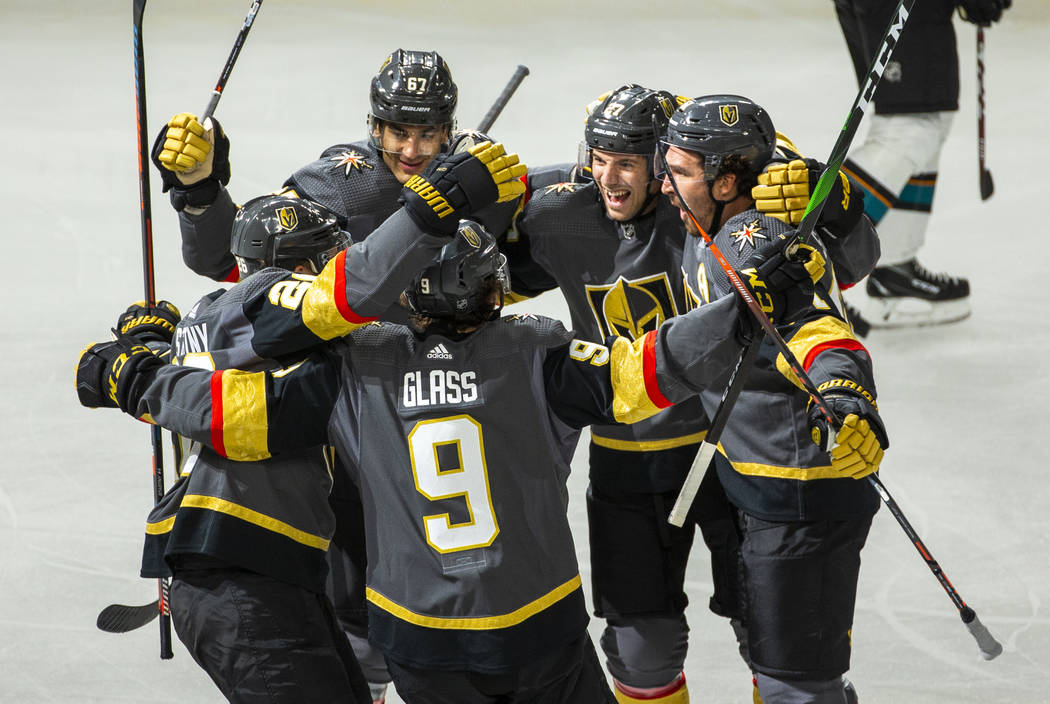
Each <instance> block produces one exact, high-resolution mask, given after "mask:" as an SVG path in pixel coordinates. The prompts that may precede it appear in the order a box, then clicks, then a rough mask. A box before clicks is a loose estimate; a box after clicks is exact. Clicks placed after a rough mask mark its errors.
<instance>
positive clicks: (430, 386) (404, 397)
mask: <svg viewBox="0 0 1050 704" xmlns="http://www.w3.org/2000/svg"><path fill="white" fill-rule="evenodd" d="M401 387H402V390H401V403H402V405H404V407H405V408H424V407H427V406H454V405H457V404H464V403H473V402H474V401H477V400H478V384H477V374H476V373H475V372H457V371H453V370H451V369H431V370H430V371H429V372H423V371H419V370H417V371H414V372H406V373H405V376H404V378H403V379H402V384H401Z"/></svg>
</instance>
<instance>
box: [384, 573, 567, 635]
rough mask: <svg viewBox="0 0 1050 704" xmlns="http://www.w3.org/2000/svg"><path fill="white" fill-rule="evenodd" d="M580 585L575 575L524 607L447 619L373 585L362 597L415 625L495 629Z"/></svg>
mask: <svg viewBox="0 0 1050 704" xmlns="http://www.w3.org/2000/svg"><path fill="white" fill-rule="evenodd" d="M580 586H581V580H580V575H576V576H575V577H573V578H572V579H570V580H569V581H568V582H566V583H565V584H562V585H560V586H558V587H555V588H554V589H552V590H551V591H549V592H547V593H546V594H544V595H543V596H541V597H540V598H539V599H536V600H534V601H530V602H529V603H528V604H525V606H522V607H521V608H520V609H515V610H514V611H511V612H510V613H509V614H502V615H499V616H478V617H474V618H446V617H442V616H424V615H422V614H417V613H416V612H415V611H411V610H410V609H406V608H405V607H404V606H401V605H400V604H398V603H396V602H394V601H391V600H390V599H388V598H387V597H385V596H383V595H382V594H380V593H379V592H377V591H376V590H375V589H373V588H372V587H366V588H365V596H366V597H367V599H368V600H369V601H370V602H372V603H373V604H375V605H376V606H378V607H379V608H381V609H383V610H384V611H386V612H389V613H390V614H393V615H394V616H396V617H397V618H399V619H401V620H402V621H407V622H408V623H411V624H415V625H416V626H425V627H427V628H441V629H457V630H464V631H490V630H493V629H495V628H508V627H510V626H516V625H518V624H519V623H521V622H523V621H525V620H526V619H528V618H530V617H532V616H535V615H536V614H538V613H539V612H541V611H543V610H544V609H546V608H548V607H549V606H551V605H552V604H555V603H557V602H559V601H561V600H562V599H564V598H565V597H567V596H569V595H570V594H572V593H573V592H574V591H576V590H577V589H579V588H580Z"/></svg>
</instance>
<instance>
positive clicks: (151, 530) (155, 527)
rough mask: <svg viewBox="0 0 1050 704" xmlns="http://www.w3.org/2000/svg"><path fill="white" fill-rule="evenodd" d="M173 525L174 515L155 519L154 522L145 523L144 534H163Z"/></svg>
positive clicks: (169, 530) (168, 531)
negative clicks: (159, 519)
mask: <svg viewBox="0 0 1050 704" xmlns="http://www.w3.org/2000/svg"><path fill="white" fill-rule="evenodd" d="M173 525H175V516H169V517H168V518H165V519H164V520H163V521H157V522H156V523H147V524H146V535H164V534H165V533H170V532H171V527H172V526H173Z"/></svg>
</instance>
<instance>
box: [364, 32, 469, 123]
mask: <svg viewBox="0 0 1050 704" xmlns="http://www.w3.org/2000/svg"><path fill="white" fill-rule="evenodd" d="M369 97H370V100H371V104H372V111H371V113H369V115H368V123H369V124H368V126H369V131H374V129H375V127H376V120H384V121H386V122H399V123H402V124H407V125H448V127H449V129H454V127H455V125H454V121H455V116H456V103H457V101H458V99H459V90H458V89H457V88H456V84H455V83H454V82H453V81H452V72H451V71H450V70H449V68H448V64H446V63H445V60H444V59H442V58H441V56H440V55H439V54H438V53H437V52H436V51H406V50H405V49H398V50H397V51H395V52H394V53H392V54H390V56H388V57H386V60H385V61H383V65H382V66H380V67H379V73H378V74H376V76H375V78H373V79H372V88H371V91H370V95H369Z"/></svg>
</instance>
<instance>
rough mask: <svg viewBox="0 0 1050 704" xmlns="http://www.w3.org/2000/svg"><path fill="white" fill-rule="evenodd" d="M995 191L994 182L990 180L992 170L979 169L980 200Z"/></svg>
mask: <svg viewBox="0 0 1050 704" xmlns="http://www.w3.org/2000/svg"><path fill="white" fill-rule="evenodd" d="M993 193H995V183H994V182H993V181H992V172H991V171H989V170H988V169H984V170H983V171H981V200H988V199H989V198H991V197H992V194H993Z"/></svg>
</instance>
